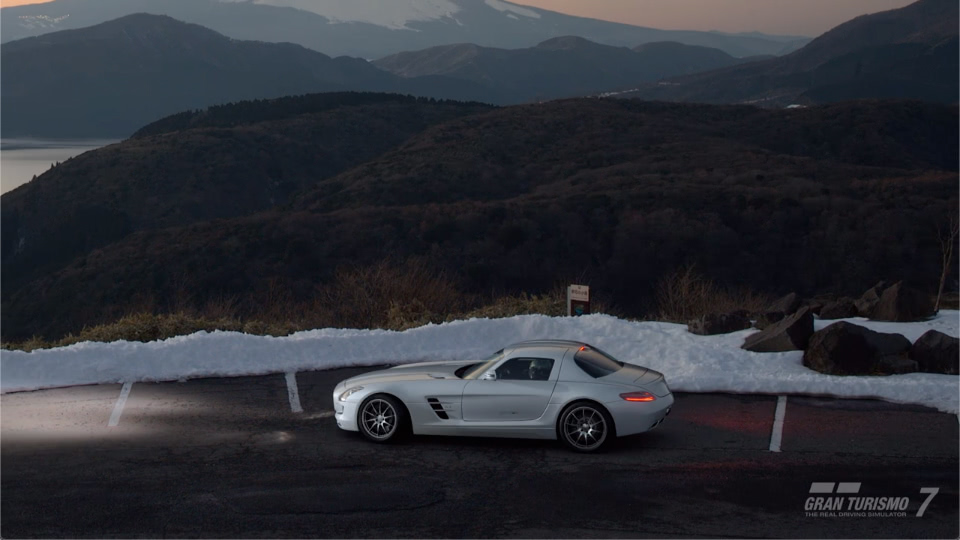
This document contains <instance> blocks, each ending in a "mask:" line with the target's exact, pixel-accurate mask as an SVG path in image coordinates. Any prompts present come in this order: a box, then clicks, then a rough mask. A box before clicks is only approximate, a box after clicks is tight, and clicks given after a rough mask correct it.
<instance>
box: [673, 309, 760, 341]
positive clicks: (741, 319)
mask: <svg viewBox="0 0 960 540" xmlns="http://www.w3.org/2000/svg"><path fill="white" fill-rule="evenodd" d="M747 328H750V319H749V318H747V313H746V312H745V311H734V312H732V313H712V314H710V315H704V316H703V317H700V318H699V319H694V320H692V321H690V322H689V323H687V331H688V332H690V333H691V334H697V335H700V336H713V335H716V334H729V333H730V332H737V331H739V330H746V329H747Z"/></svg>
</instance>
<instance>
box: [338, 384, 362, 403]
mask: <svg viewBox="0 0 960 540" xmlns="http://www.w3.org/2000/svg"><path fill="white" fill-rule="evenodd" d="M361 390H363V387H362V386H354V387H353V388H347V389H346V391H344V392H343V393H342V394H340V397H338V398H337V399H338V400H340V401H346V400H347V398H348V397H350V396H351V395H352V394H354V393H355V392H359V391H361Z"/></svg>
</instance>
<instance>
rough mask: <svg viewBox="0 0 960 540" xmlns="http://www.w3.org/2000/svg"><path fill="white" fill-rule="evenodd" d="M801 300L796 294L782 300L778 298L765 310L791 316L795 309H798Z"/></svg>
mask: <svg viewBox="0 0 960 540" xmlns="http://www.w3.org/2000/svg"><path fill="white" fill-rule="evenodd" d="M800 300H801V298H800V297H799V296H797V293H790V294H788V295H786V296H784V297H783V298H780V299H779V300H777V301H776V302H774V303H772V304H770V306H769V307H768V308H767V309H766V311H767V312H776V311H779V312H780V313H783V314H784V315H793V314H794V313H796V311H797V309H799V308H800Z"/></svg>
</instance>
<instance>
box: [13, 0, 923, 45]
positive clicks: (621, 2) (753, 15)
mask: <svg viewBox="0 0 960 540" xmlns="http://www.w3.org/2000/svg"><path fill="white" fill-rule="evenodd" d="M41 1H42V0H41ZM347 1H349V0H347ZM384 1H392V0H384ZM913 1H914V0H515V3H519V4H526V5H531V6H535V7H540V8H544V9H549V10H553V11H559V12H561V13H569V14H571V15H579V16H582V17H593V18H596V19H605V20H610V21H616V22H623V23H628V24H636V25H642V26H648V27H652V28H663V29H683V30H720V31H723V32H749V31H759V32H764V33H767V34H790V35H805V36H811V37H813V36H818V35H820V34H822V33H824V32H826V31H827V30H829V29H831V28H833V27H834V26H837V25H838V24H840V23H843V22H845V21H848V20H850V19H852V18H854V17H856V16H858V15H863V14H866V13H874V12H877V11H885V10H888V9H894V8H898V7H903V6H905V5H907V4H910V3H912V2H913ZM34 3H38V0H0V6H3V7H9V6H16V5H21V4H34Z"/></svg>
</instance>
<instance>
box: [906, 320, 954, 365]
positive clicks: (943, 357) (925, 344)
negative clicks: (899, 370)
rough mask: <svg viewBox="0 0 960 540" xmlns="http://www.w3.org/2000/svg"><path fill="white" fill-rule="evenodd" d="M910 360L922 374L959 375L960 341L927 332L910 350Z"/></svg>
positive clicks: (944, 335)
mask: <svg viewBox="0 0 960 540" xmlns="http://www.w3.org/2000/svg"><path fill="white" fill-rule="evenodd" d="M910 358H911V359H913V360H915V361H916V362H917V364H918V366H919V370H920V371H923V372H924V373H946V374H947V375H957V374H960V339H957V338H955V337H953V336H948V335H947V334H944V333H943V332H937V331H936V330H929V331H928V332H927V333H925V334H923V335H922V336H920V339H918V340H917V342H916V343H914V344H913V347H911V348H910Z"/></svg>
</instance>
